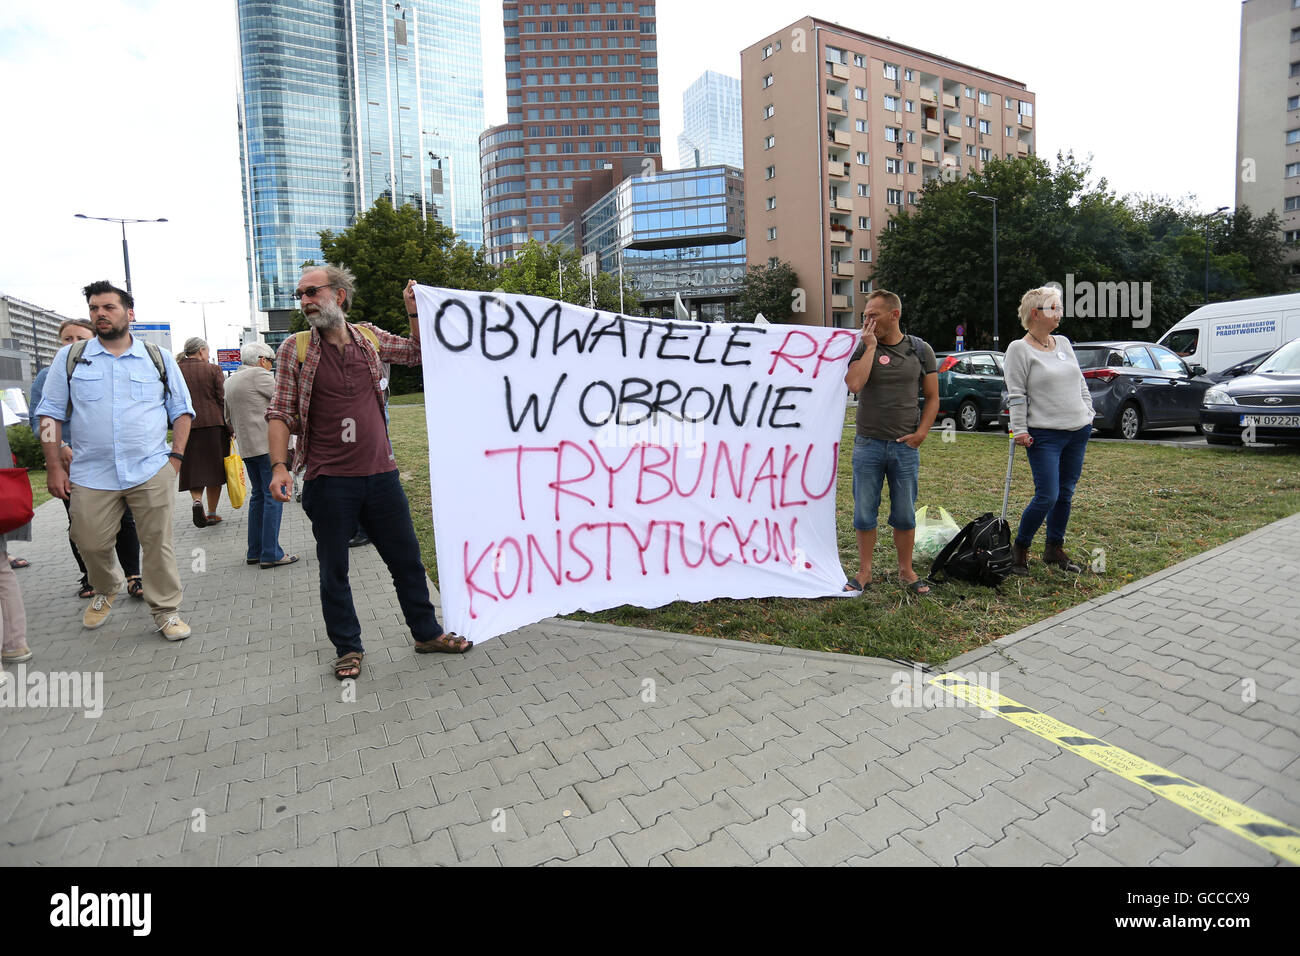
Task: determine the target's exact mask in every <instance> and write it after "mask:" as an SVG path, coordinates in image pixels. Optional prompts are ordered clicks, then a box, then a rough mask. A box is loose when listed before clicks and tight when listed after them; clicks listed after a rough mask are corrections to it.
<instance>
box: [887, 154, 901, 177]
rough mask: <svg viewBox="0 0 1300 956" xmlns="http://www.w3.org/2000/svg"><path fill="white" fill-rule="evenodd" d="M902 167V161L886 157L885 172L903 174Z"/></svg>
mask: <svg viewBox="0 0 1300 956" xmlns="http://www.w3.org/2000/svg"><path fill="white" fill-rule="evenodd" d="M902 165H903V161H902V160H901V159H895V158H894V157H893V156H886V157H885V172H887V173H899V172H902Z"/></svg>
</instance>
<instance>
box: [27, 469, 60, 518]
mask: <svg viewBox="0 0 1300 956" xmlns="http://www.w3.org/2000/svg"><path fill="white" fill-rule="evenodd" d="M27 477H28V479H29V480H30V481H31V483H32V507H33V508H39V507H40V506H41V505H43V504H45V502H47V501H49V500H50V499H51V498H53V497H54V496H53V495H51V494H50V493H49V491H48V490H47V489H46V487H45V472H44V470H42V471H37V470H35V469H34V468H33V469H30V470H28V472H27Z"/></svg>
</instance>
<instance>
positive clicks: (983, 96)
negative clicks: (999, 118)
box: [979, 90, 993, 106]
mask: <svg viewBox="0 0 1300 956" xmlns="http://www.w3.org/2000/svg"><path fill="white" fill-rule="evenodd" d="M979 101H980V106H992V105H993V98H992V97H991V96H989V94H988V91H987V90H980V95H979Z"/></svg>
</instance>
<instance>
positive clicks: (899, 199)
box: [885, 189, 903, 206]
mask: <svg viewBox="0 0 1300 956" xmlns="http://www.w3.org/2000/svg"><path fill="white" fill-rule="evenodd" d="M885 202H887V203H889V205H891V206H901V205H902V204H903V191H902V190H901V189H886V190H885Z"/></svg>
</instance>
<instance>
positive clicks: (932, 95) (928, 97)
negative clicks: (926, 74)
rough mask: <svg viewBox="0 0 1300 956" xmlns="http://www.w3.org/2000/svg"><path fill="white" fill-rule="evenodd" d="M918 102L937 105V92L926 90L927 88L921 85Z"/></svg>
mask: <svg viewBox="0 0 1300 956" xmlns="http://www.w3.org/2000/svg"><path fill="white" fill-rule="evenodd" d="M923 82H924V81H923ZM920 100H921V102H922V103H935V104H937V103H938V102H939V94H938V92H937V91H936V90H932V89H928V88H927V87H925V86H924V85H922V87H921V95H920Z"/></svg>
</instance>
